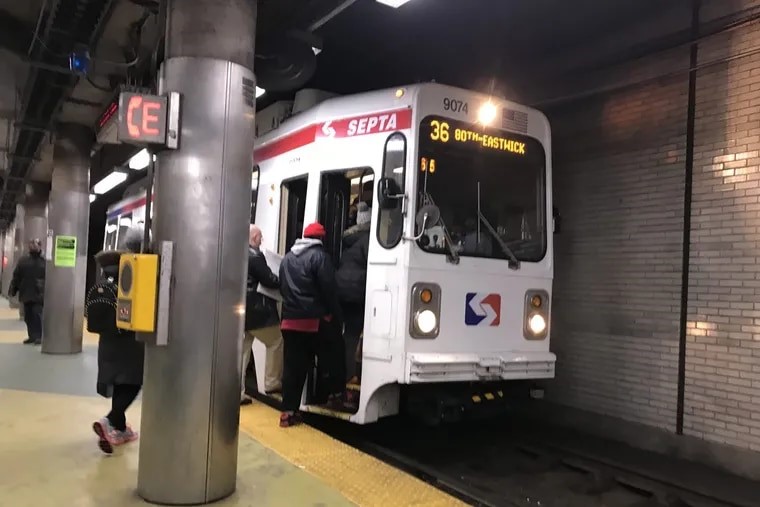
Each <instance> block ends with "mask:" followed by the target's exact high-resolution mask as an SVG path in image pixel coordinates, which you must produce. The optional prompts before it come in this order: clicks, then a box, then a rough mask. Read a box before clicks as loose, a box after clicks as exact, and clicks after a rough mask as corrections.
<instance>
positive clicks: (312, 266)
mask: <svg viewBox="0 0 760 507" xmlns="http://www.w3.org/2000/svg"><path fill="white" fill-rule="evenodd" d="M280 292H281V293H282V318H283V320H287V319H321V318H322V317H325V316H327V315H332V316H333V318H335V319H336V320H339V321H340V320H342V318H343V315H342V313H341V309H340V304H339V303H338V291H337V287H336V284H335V269H334V268H333V264H332V261H331V260H330V257H329V256H328V255H327V252H325V249H324V248H323V246H322V242H321V241H319V240H316V239H308V238H305V239H299V240H297V241H296V243H295V245H293V248H291V249H290V252H288V253H287V254H286V255H285V258H284V259H283V260H282V264H281V265H280Z"/></svg>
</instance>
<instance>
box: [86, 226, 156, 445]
mask: <svg viewBox="0 0 760 507" xmlns="http://www.w3.org/2000/svg"><path fill="white" fill-rule="evenodd" d="M141 237H142V231H141V228H139V227H136V228H134V229H130V230H129V231H128V232H127V242H126V247H127V248H128V249H129V251H132V252H137V251H139V250H140V239H141ZM124 253H126V252H123V251H114V250H111V251H102V252H100V253H98V254H96V255H95V262H96V263H97V265H98V266H99V267H100V269H101V270H102V271H101V272H102V276H103V277H104V278H108V279H110V280H112V281H113V283H115V284H118V280H119V259H120V258H121V255H122V254H124ZM144 359H145V346H144V345H143V343H142V342H139V341H137V339H136V337H135V333H134V332H132V331H124V330H121V329H119V328H117V327H116V322H115V321H114V327H113V329H112V330H110V331H109V332H104V333H101V334H100V336H99V341H98V379H97V392H98V394H100V395H101V396H103V397H104V398H111V411H110V412H109V413H108V415H106V416H105V417H103V418H101V419H100V420H98V421H96V422H95V423H93V430H94V431H95V434H97V435H98V438H99V442H98V445H99V446H100V448H101V450H103V451H104V452H105V453H107V454H111V453H112V452H113V447H114V446H117V445H121V444H125V443H127V442H131V441H133V440H136V439H137V432H135V431H134V430H132V428H131V427H130V425H129V424H127V418H126V411H127V409H128V408H129V406H130V405H131V404H132V402H133V401H134V400H135V398H137V395H138V394H139V393H140V389H141V388H142V383H143V363H144Z"/></svg>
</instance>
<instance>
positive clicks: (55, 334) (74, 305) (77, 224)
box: [42, 124, 94, 354]
mask: <svg viewBox="0 0 760 507" xmlns="http://www.w3.org/2000/svg"><path fill="white" fill-rule="evenodd" d="M93 140H94V137H93V134H92V131H91V130H90V129H88V128H87V127H85V126H83V125H77V124H68V125H64V126H62V127H61V128H60V130H59V132H58V134H57V136H56V140H55V146H54V149H53V182H52V188H51V190H50V204H49V206H50V214H49V227H50V229H52V231H53V256H52V258H50V259H46V260H47V263H46V268H45V307H44V311H43V319H42V320H43V324H42V353H43V354H77V353H79V352H81V351H82V326H83V324H84V296H85V279H86V276H87V233H88V230H89V219H90V148H91V146H92V142H93ZM62 237H66V238H74V239H75V240H76V248H75V252H72V253H73V254H74V255H73V256H71V257H69V260H66V257H64V256H63V255H61V256H60V257H59V259H58V260H59V261H60V262H56V250H58V246H67V245H66V238H62ZM62 239H64V241H61V240H62ZM57 243H60V245H58V246H57ZM65 250H66V249H64V248H61V253H63V252H64V251H65ZM69 251H70V250H69Z"/></svg>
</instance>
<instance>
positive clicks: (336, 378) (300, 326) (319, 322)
mask: <svg viewBox="0 0 760 507" xmlns="http://www.w3.org/2000/svg"><path fill="white" fill-rule="evenodd" d="M324 237H325V228H324V227H323V226H322V224H320V223H313V224H310V225H309V226H307V227H306V229H304V232H303V238H301V239H299V240H297V241H296V242H295V244H294V245H293V247H292V248H291V249H290V251H289V252H288V253H287V254H286V255H285V257H284V258H283V260H282V263H281V264H280V292H281V293H282V322H281V324H280V329H281V330H282V337H283V340H284V342H285V351H284V356H285V365H284V366H285V369H284V372H283V381H282V410H283V412H282V414H281V415H280V426H282V427H288V426H292V425H294V424H298V423H300V422H301V418H300V414H299V413H298V409H299V407H300V406H301V394H302V392H303V386H304V382H306V376H307V374H308V370H309V367H310V365H311V364H312V361H313V359H314V356H315V355H319V364H320V370H322V375H320V379H321V381H322V382H324V384H323V386H324V387H325V388H326V391H327V392H328V393H329V396H328V402H327V406H328V407H331V408H338V409H340V408H343V403H344V397H345V390H346V384H345V364H344V357H343V356H344V354H345V352H344V351H343V347H342V345H343V340H342V337H341V334H340V330H341V327H342V324H341V322H342V320H343V316H342V312H341V308H340V304H339V302H338V289H337V285H336V282H335V268H334V267H333V264H332V261H331V260H330V256H329V255H328V254H327V252H326V251H325V249H324V247H323V245H322V240H323V239H324Z"/></svg>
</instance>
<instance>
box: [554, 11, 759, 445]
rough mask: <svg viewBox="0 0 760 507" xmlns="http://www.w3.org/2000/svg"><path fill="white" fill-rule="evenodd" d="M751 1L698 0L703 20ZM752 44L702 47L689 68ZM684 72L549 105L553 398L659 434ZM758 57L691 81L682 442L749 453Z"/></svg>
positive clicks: (673, 363)
mask: <svg viewBox="0 0 760 507" xmlns="http://www.w3.org/2000/svg"><path fill="white" fill-rule="evenodd" d="M758 4H760V1H757V0H752V1H748V0H745V1H741V2H739V1H738V0H736V1H734V0H712V1H708V2H705V6H704V10H703V12H704V17H705V18H706V19H709V18H712V17H717V16H722V15H725V14H727V13H729V12H731V9H733V10H734V11H739V10H742V9H746V8H751V7H755V6H757V5H758ZM755 47H760V25H757V24H755V25H752V26H749V27H746V28H741V29H737V30H733V31H730V32H727V33H724V34H722V35H720V36H716V37H711V38H709V39H706V40H705V41H704V42H702V43H701V44H700V53H699V58H700V63H701V62H707V61H711V60H715V59H719V58H725V57H728V56H731V55H738V54H739V53H741V52H742V51H746V50H748V49H751V48H755ZM688 61H689V56H688V48H678V49H675V50H671V51H669V52H667V53H661V54H657V55H652V56H650V57H647V58H644V59H640V60H637V61H635V62H629V63H627V64H623V65H620V66H618V67H617V68H615V69H608V70H605V71H604V72H601V73H595V74H593V75H591V74H586V75H583V76H582V78H581V79H578V80H575V81H573V82H569V81H563V82H562V86H560V87H556V86H555V85H553V90H552V93H551V96H555V97H556V96H566V95H568V94H570V95H572V94H574V93H577V92H580V91H583V90H588V89H589V88H597V87H604V86H608V85H615V84H616V83H621V82H623V81H632V80H633V81H635V80H639V79H645V78H650V77H653V76H657V75H662V74H663V73H666V72H670V71H672V70H675V69H685V68H687V66H688ZM687 93H688V76H687V75H686V74H680V75H676V76H670V77H667V78H663V79H657V80H650V81H647V82H646V83H644V84H639V85H637V86H631V87H626V88H619V89H616V90H614V91H608V92H604V93H596V94H593V95H591V96H589V97H586V98H578V99H573V100H563V101H562V103H561V104H554V105H550V106H548V108H547V107H544V108H543V109H544V110H545V111H546V112H547V114H548V115H549V117H550V120H551V121H552V128H553V136H554V196H555V202H556V205H557V206H558V207H559V209H560V211H561V213H562V217H563V231H562V234H560V235H558V236H557V237H556V254H555V257H556V269H555V286H554V297H555V301H554V316H553V318H554V322H553V326H554V327H553V337H552V340H553V344H552V348H553V350H554V351H555V352H556V353H557V355H558V366H557V378H556V380H555V381H553V382H552V383H551V386H550V389H549V392H548V396H549V398H550V399H551V400H553V401H556V402H559V403H563V404H567V405H570V406H574V407H577V408H581V409H586V410H591V411H595V412H599V413H604V414H606V415H612V416H616V417H620V418H623V419H626V420H630V421H636V422H641V423H645V424H648V425H651V426H655V427H659V428H663V429H666V430H669V431H673V430H674V429H675V425H676V400H677V372H678V345H679V343H678V336H679V312H680V307H681V276H682V268H681V263H682V235H683V191H684V174H685V158H686V157H685V155H686V152H685V148H686V118H687ZM758 106H760V54H758V55H755V56H751V57H746V58H739V59H735V60H733V61H732V62H730V63H723V64H720V65H715V66H710V67H708V68H705V69H703V70H700V72H699V73H698V79H697V108H696V111H695V114H696V127H695V148H694V176H693V204H692V215H693V216H692V232H691V233H692V237H691V258H690V265H691V267H690V271H689V275H690V280H691V283H690V291H689V305H688V307H687V308H688V332H687V334H688V336H687V340H688V341H687V368H686V391H685V414H684V432H685V433H686V434H690V435H693V436H697V437H700V438H703V439H705V440H709V441H715V442H720V443H726V444H731V445H734V446H738V447H742V448H749V449H754V450H760V276H758V275H760V266H758V265H760V249H759V248H758V247H759V246H760V170H759V169H760V107H758Z"/></svg>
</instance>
